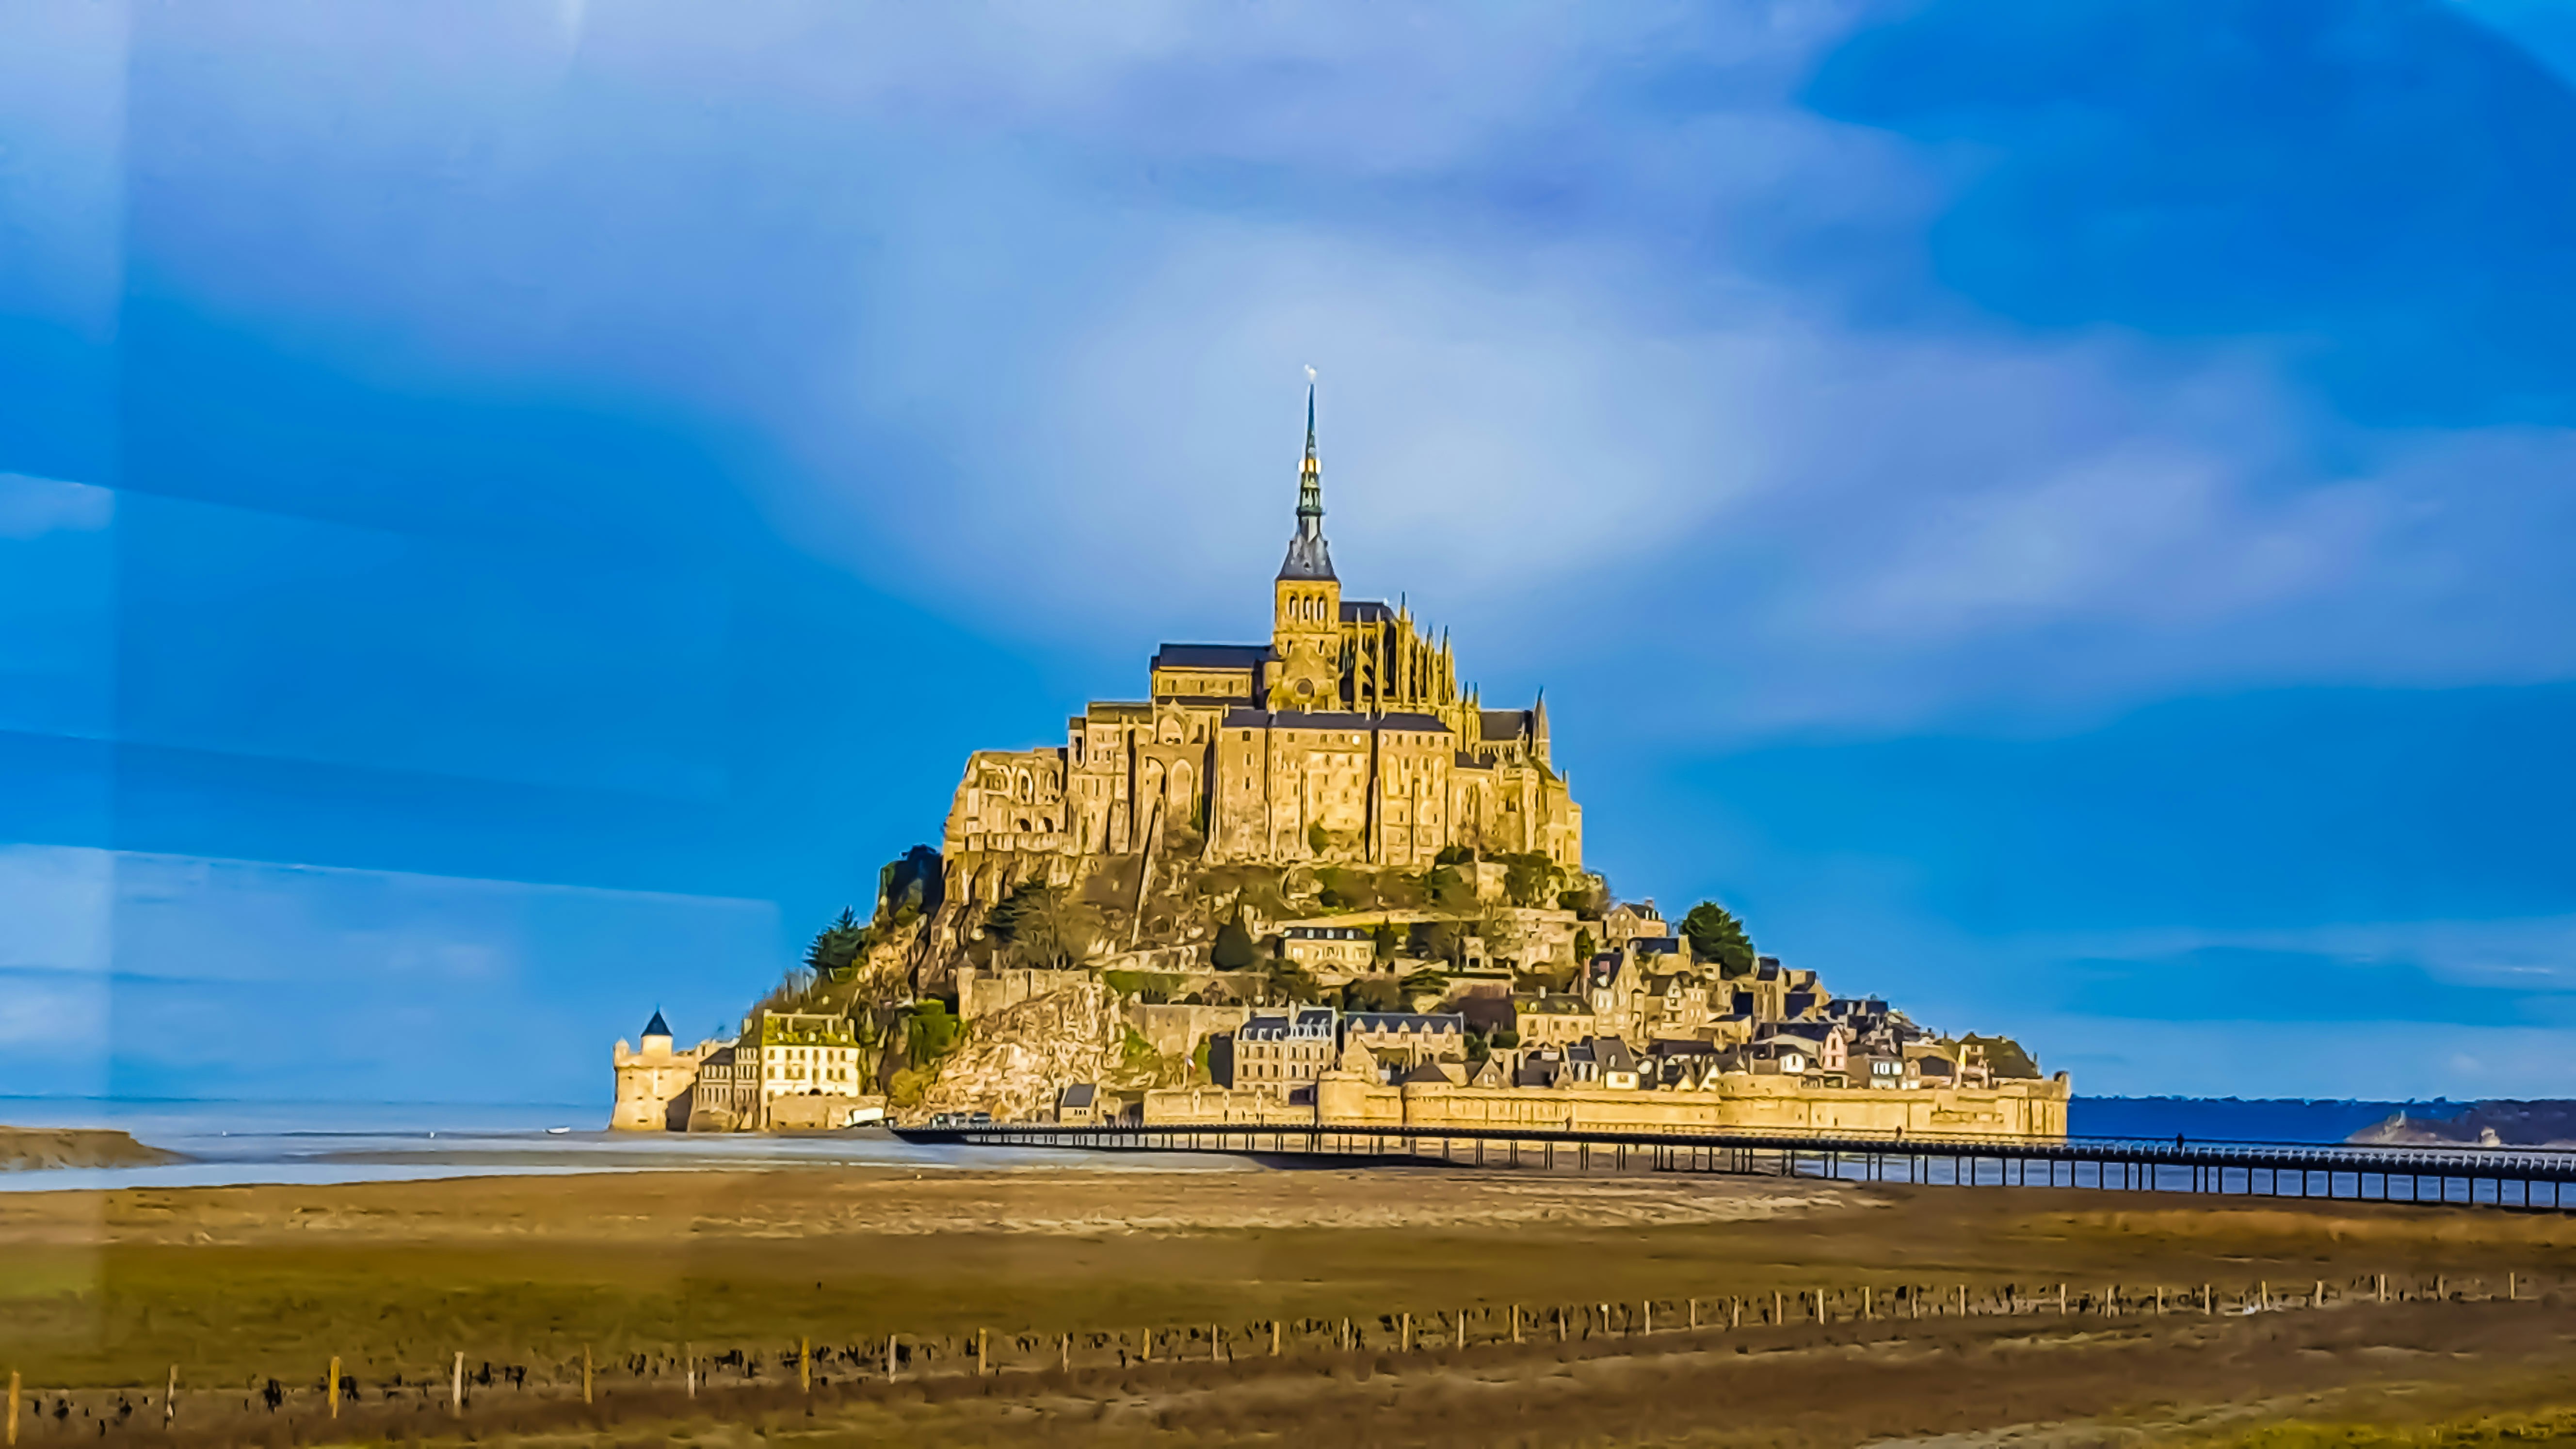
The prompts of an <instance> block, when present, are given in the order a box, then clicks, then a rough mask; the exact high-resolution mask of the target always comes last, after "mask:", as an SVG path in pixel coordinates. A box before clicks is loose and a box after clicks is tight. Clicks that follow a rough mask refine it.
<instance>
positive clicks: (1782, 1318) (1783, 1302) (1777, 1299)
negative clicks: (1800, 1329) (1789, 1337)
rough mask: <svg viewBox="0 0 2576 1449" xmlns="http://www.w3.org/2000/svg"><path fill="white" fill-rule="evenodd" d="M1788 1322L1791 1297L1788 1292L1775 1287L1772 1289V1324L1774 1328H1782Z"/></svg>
mask: <svg viewBox="0 0 2576 1449" xmlns="http://www.w3.org/2000/svg"><path fill="white" fill-rule="evenodd" d="M1788 1322H1789V1299H1788V1295H1787V1294H1785V1293H1782V1292H1781V1291H1780V1290H1779V1289H1777V1288H1774V1289H1772V1290H1771V1326H1772V1327H1773V1328H1780V1327H1783V1326H1785V1325H1786V1324H1787V1323H1788Z"/></svg>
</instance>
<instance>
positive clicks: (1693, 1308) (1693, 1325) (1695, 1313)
mask: <svg viewBox="0 0 2576 1449" xmlns="http://www.w3.org/2000/svg"><path fill="white" fill-rule="evenodd" d="M1690 1331H1691V1332H1693V1333H1697V1332H1699V1300H1698V1299H1696V1298H1694V1299H1692V1300H1691V1301H1690Z"/></svg>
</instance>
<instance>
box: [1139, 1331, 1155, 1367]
mask: <svg viewBox="0 0 2576 1449" xmlns="http://www.w3.org/2000/svg"><path fill="white" fill-rule="evenodd" d="M1136 1361H1137V1362H1138V1363H1152V1362H1153V1361H1154V1330H1152V1329H1150V1328H1149V1329H1146V1330H1145V1347H1144V1348H1143V1349H1142V1350H1140V1351H1139V1352H1138V1353H1137V1355H1136Z"/></svg>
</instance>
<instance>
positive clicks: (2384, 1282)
mask: <svg viewBox="0 0 2576 1449" xmlns="http://www.w3.org/2000/svg"><path fill="white" fill-rule="evenodd" d="M2371 1276H2373V1277H2375V1278H2377V1279H2378V1280H2379V1283H2378V1293H2379V1301H2380V1302H2382V1303H2386V1302H2387V1301H2388V1275H2387V1274H2385V1273H2375V1274H2373V1275H2371Z"/></svg>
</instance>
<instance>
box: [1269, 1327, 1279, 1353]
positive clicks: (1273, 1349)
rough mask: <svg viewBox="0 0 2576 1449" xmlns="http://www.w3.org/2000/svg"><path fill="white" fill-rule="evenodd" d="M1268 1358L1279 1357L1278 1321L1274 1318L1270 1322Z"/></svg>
mask: <svg viewBox="0 0 2576 1449" xmlns="http://www.w3.org/2000/svg"><path fill="white" fill-rule="evenodd" d="M1270 1356H1271V1357H1272V1358H1277V1357H1278V1356H1279V1320H1278V1319H1276V1318H1274V1319H1272V1320H1270Z"/></svg>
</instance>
